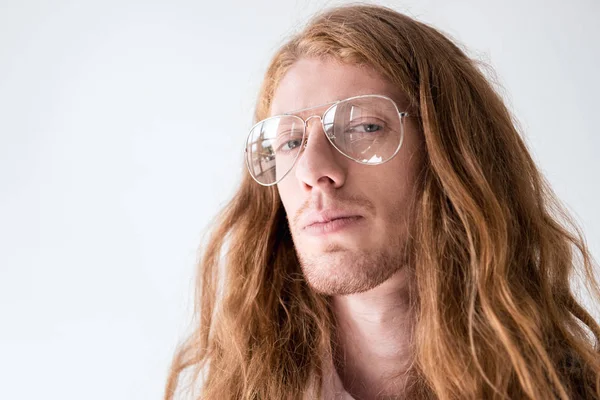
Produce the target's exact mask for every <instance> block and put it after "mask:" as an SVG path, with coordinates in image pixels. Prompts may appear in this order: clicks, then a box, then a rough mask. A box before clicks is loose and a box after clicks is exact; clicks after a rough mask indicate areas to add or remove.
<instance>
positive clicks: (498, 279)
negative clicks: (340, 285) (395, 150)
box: [165, 5, 600, 400]
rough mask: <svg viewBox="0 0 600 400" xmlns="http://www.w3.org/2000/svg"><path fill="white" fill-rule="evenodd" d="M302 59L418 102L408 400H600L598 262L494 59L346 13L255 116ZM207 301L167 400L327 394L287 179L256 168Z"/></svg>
mask: <svg viewBox="0 0 600 400" xmlns="http://www.w3.org/2000/svg"><path fill="white" fill-rule="evenodd" d="M300 57H329V58H331V59H334V60H337V61H341V62H346V63H358V64H366V65H369V66H371V67H372V68H374V69H375V70H377V71H378V72H379V73H380V74H381V75H382V76H383V77H385V78H386V79H387V80H389V82H390V83H392V84H394V85H397V87H398V88H400V89H401V90H402V91H403V92H404V93H405V94H406V95H407V97H408V99H409V100H410V103H411V106H412V107H414V108H415V110H417V114H418V115H417V116H418V121H419V126H420V129H421V131H422V134H423V137H424V147H425V153H426V155H425V161H424V166H423V172H422V174H421V175H420V180H419V182H420V183H419V185H420V189H419V195H418V198H417V200H416V203H415V204H416V207H415V218H414V221H413V224H412V226H411V238H412V240H411V241H410V242H411V246H410V253H411V263H410V265H409V266H407V268H411V269H412V270H413V272H414V279H415V281H414V285H413V287H414V290H415V293H416V296H417V302H416V313H415V316H416V317H415V318H416V320H415V327H414V334H413V338H414V339H413V341H414V344H413V347H414V355H415V361H414V363H413V368H412V374H413V375H412V376H413V378H414V379H413V380H412V381H411V382H412V383H411V385H410V386H409V387H408V388H407V391H408V395H407V397H406V398H411V399H413V398H414V399H561V400H567V399H570V398H576V399H580V398H588V399H600V326H599V324H598V322H597V321H595V320H594V317H593V316H592V315H591V314H590V313H589V312H588V311H587V310H586V309H585V307H584V306H583V305H582V304H581V303H580V302H579V301H578V300H577V299H576V296H575V294H574V291H573V289H572V287H571V279H572V278H573V277H574V276H575V274H576V273H578V272H580V273H582V275H581V276H583V277H584V278H585V279H586V280H587V282H588V284H589V285H588V288H589V289H590V290H591V294H592V295H593V296H594V297H593V299H595V300H596V301H598V300H600V290H598V288H599V286H598V282H597V280H596V279H595V277H594V265H595V264H594V262H593V259H592V257H591V255H590V253H589V251H588V249H587V247H586V244H585V240H584V238H583V236H582V234H581V231H580V229H579V228H578V227H577V225H576V224H575V223H574V222H573V220H572V219H571V218H570V217H569V215H568V213H567V212H566V211H565V209H564V207H563V206H561V204H560V202H559V201H558V200H557V198H556V196H555V195H554V194H553V192H552V190H551V189H550V187H549V185H548V184H547V182H546V181H545V179H544V178H543V176H542V175H541V173H540V172H539V170H538V168H537V167H536V165H535V163H534V161H533V160H532V158H531V156H530V154H529V152H528V149H527V147H526V145H525V144H524V142H523V140H522V138H521V137H520V134H519V131H518V129H517V128H516V122H515V120H514V119H513V117H512V116H511V114H510V112H509V111H508V110H507V107H506V106H505V104H504V102H503V101H502V99H501V96H499V95H498V94H497V92H496V90H495V89H494V87H493V86H492V85H491V84H490V82H489V81H488V80H487V79H486V77H485V75H484V74H483V73H482V72H481V70H480V65H479V64H478V63H477V62H475V61H473V60H472V59H470V58H469V57H467V56H466V55H465V53H464V52H463V51H462V50H461V49H460V48H459V47H458V46H457V45H456V44H454V43H453V41H452V40H450V39H449V38H448V37H446V36H445V35H443V34H442V33H440V32H439V31H437V30H436V29H434V28H432V27H430V26H428V25H425V24H423V23H420V22H418V21H415V20H413V19H411V18H409V17H407V16H405V15H402V14H400V13H397V12H395V11H393V10H391V9H388V8H385V7H379V6H372V5H353V6H344V7H337V8H333V9H330V10H327V11H325V12H323V13H321V14H319V15H317V16H316V17H314V18H313V19H312V20H311V21H310V23H309V24H308V25H307V26H306V27H305V28H304V29H303V30H302V31H301V32H300V33H298V34H296V35H295V36H294V37H292V38H291V39H290V40H289V41H287V42H286V43H285V44H284V45H283V46H282V47H281V48H280V49H279V50H278V52H277V53H276V54H275V56H274V58H273V60H272V61H271V63H270V66H269V67H268V70H267V72H266V76H265V79H264V82H263V85H262V87H261V90H260V93H259V96H258V101H257V107H256V112H255V119H256V121H258V120H261V119H264V118H266V117H267V116H268V113H269V108H270V104H271V101H272V98H273V93H274V91H275V89H276V87H277V85H278V82H279V80H280V79H281V77H282V76H283V75H284V74H285V73H286V71H287V70H288V68H289V67H290V66H291V65H292V64H293V63H294V62H295V61H296V60H298V59H299V58H300ZM399 173H401V172H400V171H399ZM195 306H196V310H195V312H196V314H195V315H196V316H197V321H195V323H194V330H193V332H192V333H191V334H190V336H189V337H187V339H186V340H185V341H184V342H182V343H181V345H180V346H179V349H178V351H177V352H176V354H175V357H174V360H173V363H172V366H171V370H170V374H169V377H168V381H167V385H166V392H165V399H166V400H171V399H173V398H175V397H176V393H180V390H182V393H183V392H184V391H186V388H187V393H188V394H191V395H192V397H194V398H202V399H211V400H212V399H214V400H224V399H284V398H285V399H299V398H302V396H307V395H308V397H309V398H317V397H318V396H319V390H320V388H321V387H320V382H321V377H322V375H323V373H322V365H323V364H322V363H323V360H324V359H325V357H329V356H331V354H332V340H334V336H335V335H334V332H335V319H334V316H333V315H332V312H331V310H330V308H329V303H328V298H327V297H326V296H323V295H320V294H318V293H315V292H314V291H313V290H312V289H311V288H310V287H309V286H308V285H307V283H306V281H305V280H304V277H303V275H302V272H301V269H300V267H299V262H298V259H297V258H296V254H295V251H294V247H293V242H292V238H291V234H290V231H289V228H288V224H287V221H286V217H285V211H284V209H283V206H282V203H281V200H280V198H279V194H278V192H277V189H276V188H275V187H262V186H260V185H258V184H256V183H255V182H254V181H253V180H252V179H251V177H250V175H249V174H248V173H245V175H244V177H243V180H242V183H241V186H240V187H239V190H238V191H237V193H236V194H235V196H234V197H233V199H232V200H231V201H230V203H229V204H228V205H227V206H226V207H225V208H224V210H223V211H222V212H221V214H220V215H219V219H218V223H217V224H216V226H215V228H214V230H213V231H212V232H211V234H210V236H209V237H208V241H207V243H206V245H205V246H202V254H201V257H200V260H199V265H198V281H197V292H196V302H195ZM184 378H185V379H184ZM313 380H314V381H315V382H317V384H316V386H314V385H313V386H310V385H309V384H310V382H313ZM198 386H199V388H198ZM309 386H310V387H312V388H313V389H311V390H314V392H310V393H308V394H307V393H306V391H307V387H309ZM195 388H196V389H198V390H195ZM176 389H177V390H176Z"/></svg>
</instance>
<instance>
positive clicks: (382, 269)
mask: <svg viewBox="0 0 600 400" xmlns="http://www.w3.org/2000/svg"><path fill="white" fill-rule="evenodd" d="M328 250H329V251H328V252H327V253H321V254H319V255H310V256H308V255H305V254H298V258H299V260H300V265H301V267H302V273H303V274H304V277H305V279H306V281H307V283H308V285H309V286H310V287H311V288H312V289H313V290H314V291H316V292H318V293H321V294H324V295H330V296H333V295H349V294H354V293H362V292H366V291H368V290H370V289H373V288H375V287H377V286H379V285H381V284H382V283H383V282H385V281H386V280H387V279H388V278H389V277H390V276H392V275H393V274H394V272H396V271H397V270H398V269H399V268H400V266H401V265H402V263H401V262H400V260H399V259H398V258H396V257H390V255H387V254H386V255H384V254H381V253H379V254H376V253H374V252H372V251H371V252H351V251H343V250H342V249H341V248H339V247H335V248H334V247H332V248H330V249H328ZM396 261H397V262H396Z"/></svg>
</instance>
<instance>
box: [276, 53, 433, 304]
mask: <svg viewBox="0 0 600 400" xmlns="http://www.w3.org/2000/svg"><path fill="white" fill-rule="evenodd" d="M363 94H380V95H385V96H388V97H390V98H391V99H393V100H394V101H395V102H396V104H397V105H398V109H399V110H400V111H408V110H407V105H408V103H407V101H406V98H405V97H404V96H403V94H402V92H400V90H399V89H398V88H396V87H394V86H393V85H392V84H390V83H389V82H388V81H386V80H385V79H384V78H383V77H381V76H380V75H378V74H377V73H376V72H375V71H374V70H372V69H371V68H369V67H366V66H359V65H351V64H341V63H338V62H336V61H332V60H322V59H300V60H299V61H297V62H296V63H295V64H294V65H293V66H292V67H291V68H290V70H289V71H288V72H287V73H286V74H285V76H284V77H283V79H282V80H281V82H280V84H279V86H278V87H277V90H276V91H275V94H274V98H273V102H272V105H271V110H270V114H271V115H278V114H283V113H286V112H293V111H294V110H300V109H304V108H308V107H313V106H316V105H321V104H324V103H330V102H333V101H336V100H342V99H346V98H348V97H352V96H357V95H363ZM326 109H327V106H325V107H322V108H317V109H313V110H310V111H309V112H302V113H299V114H298V115H299V116H301V117H302V118H304V119H305V120H306V119H307V118H308V117H309V116H311V115H319V116H321V115H322V113H323V112H324V111H325V110H326ZM415 123H416V120H415V119H414V118H405V119H404V141H403V143H402V147H401V148H400V151H399V152H398V154H396V156H395V157H394V158H393V159H391V160H390V161H388V162H387V163H384V164H380V165H362V164H359V163H357V162H355V161H353V160H351V159H348V158H347V157H345V156H344V155H342V154H340V153H339V152H338V151H337V150H336V149H335V148H334V147H333V146H332V145H331V144H330V143H329V141H328V140H327V138H326V136H325V134H324V132H323V129H322V126H321V123H320V121H319V119H318V118H312V119H310V120H309V122H308V125H307V128H306V129H307V130H306V135H307V137H308V142H307V143H308V144H307V147H306V148H305V149H304V150H303V152H302V153H301V154H300V156H299V159H298V160H297V162H296V164H295V166H294V169H293V170H292V171H291V172H290V173H289V174H288V175H287V176H286V177H285V178H284V179H283V180H282V181H280V182H279V183H278V185H277V188H278V190H279V194H280V196H281V200H282V202H283V206H284V208H285V211H286V214H287V218H288V223H289V226H290V230H291V233H292V238H293V241H294V246H295V248H296V252H297V254H298V258H299V260H300V263H301V267H302V271H303V273H304V275H305V277H306V279H307V281H308V283H309V285H311V286H312V287H313V288H314V289H315V290H316V291H318V292H321V293H325V294H330V295H334V294H351V293H358V292H363V291H366V290H369V289H372V288H374V287H376V286H378V285H379V284H381V283H383V282H384V281H385V280H387V279H388V278H389V277H390V276H391V275H392V274H394V273H395V272H396V271H398V270H399V269H400V268H401V267H402V266H403V265H404V264H405V260H406V254H405V248H404V244H405V243H406V240H407V237H408V224H409V220H410V214H411V212H412V211H411V203H412V201H413V200H414V198H415V194H416V182H415V181H416V178H417V174H418V172H419V170H420V168H421V165H422V158H423V157H422V146H421V144H422V136H421V134H420V133H419V130H418V129H417V126H416V125H415ZM339 215H342V216H345V217H344V218H339V219H337V218H336V216H339ZM315 219H319V220H323V221H329V222H322V223H317V224H316V225H312V226H306V225H307V223H309V222H310V221H314V220H315Z"/></svg>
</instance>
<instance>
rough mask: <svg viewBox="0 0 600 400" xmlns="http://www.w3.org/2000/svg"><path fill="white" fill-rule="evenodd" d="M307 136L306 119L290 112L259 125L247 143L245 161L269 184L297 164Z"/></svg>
mask: <svg viewBox="0 0 600 400" xmlns="http://www.w3.org/2000/svg"><path fill="white" fill-rule="evenodd" d="M303 137H304V121H302V119H301V118H299V117H296V116H293V115H287V116H280V117H272V118H268V119H266V120H264V121H261V122H259V123H258V124H256V125H255V126H254V127H253V128H252V131H251V132H250V135H249V136H248V142H247V143H246V163H247V165H248V169H249V170H250V173H251V174H252V176H253V177H254V179H256V180H257V181H258V182H259V183H261V184H263V185H270V184H273V183H275V182H277V181H278V180H280V179H282V178H283V177H284V176H285V174H287V173H288V172H289V171H290V170H291V169H292V166H293V165H294V162H295V161H296V158H297V157H298V154H299V153H300V148H301V147H302V141H303Z"/></svg>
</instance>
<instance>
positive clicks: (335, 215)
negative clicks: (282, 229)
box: [300, 209, 362, 230]
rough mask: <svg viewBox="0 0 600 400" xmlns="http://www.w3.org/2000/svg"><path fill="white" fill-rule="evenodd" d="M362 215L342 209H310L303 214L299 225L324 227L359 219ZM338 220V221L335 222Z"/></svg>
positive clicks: (303, 227) (305, 227)
mask: <svg viewBox="0 0 600 400" xmlns="http://www.w3.org/2000/svg"><path fill="white" fill-rule="evenodd" d="M361 218H362V215H360V214H359V213H357V212H351V211H342V210H334V209H331V210H322V211H312V212H309V213H307V214H305V215H304V216H303V217H302V218H301V219H300V226H301V227H302V229H304V230H306V229H309V228H310V229H314V228H318V227H326V226H328V225H332V223H337V225H339V224H340V222H345V223H348V222H352V221H355V220H358V219H361ZM336 221H339V222H336Z"/></svg>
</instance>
